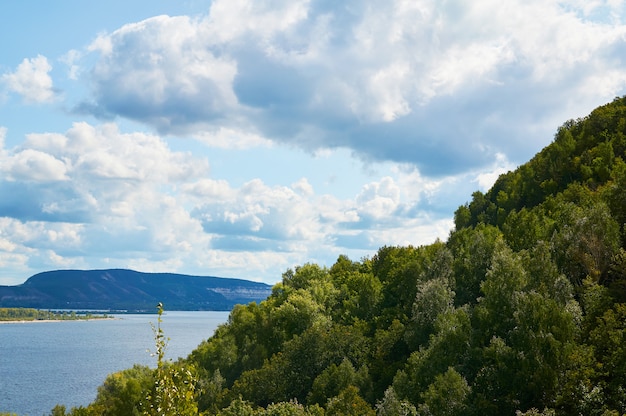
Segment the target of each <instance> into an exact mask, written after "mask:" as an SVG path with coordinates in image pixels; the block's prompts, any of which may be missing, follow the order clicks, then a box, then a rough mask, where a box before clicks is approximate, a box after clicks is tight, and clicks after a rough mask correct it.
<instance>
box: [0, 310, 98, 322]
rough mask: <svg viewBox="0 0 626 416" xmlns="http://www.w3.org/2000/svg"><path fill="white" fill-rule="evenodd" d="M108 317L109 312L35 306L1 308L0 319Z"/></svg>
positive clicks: (71, 319) (29, 319) (48, 319)
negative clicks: (101, 312) (47, 308)
mask: <svg viewBox="0 0 626 416" xmlns="http://www.w3.org/2000/svg"><path fill="white" fill-rule="evenodd" d="M107 318H108V315H107V314H102V315H93V314H91V313H90V312H76V311H69V312H67V311H63V312H56V311H50V310H43V309H33V308H0V321H40V320H47V321H76V320H81V319H107Z"/></svg>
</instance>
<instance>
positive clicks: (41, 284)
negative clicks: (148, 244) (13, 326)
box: [0, 269, 271, 311]
mask: <svg viewBox="0 0 626 416" xmlns="http://www.w3.org/2000/svg"><path fill="white" fill-rule="evenodd" d="M270 293H271V286H269V285H267V284H265V283H258V282H252V281H249V280H242V279H229V278H220V277H212V276H190V275H184V274H175V273H141V272H137V271H133V270H125V269H108V270H57V271H49V272H43V273H39V274H36V275H34V276H32V277H30V278H29V279H28V280H27V281H26V282H24V283H23V284H21V285H17V286H0V307H28V308H40V309H73V310H79V309H98V310H128V311H154V308H155V305H156V304H157V303H158V302H162V303H163V305H164V306H165V308H166V309H168V310H214V311H226V310H230V309H232V307H233V306H234V305H236V304H246V303H249V302H252V301H256V302H260V301H261V300H263V299H265V298H267V297H268V296H269V295H270Z"/></svg>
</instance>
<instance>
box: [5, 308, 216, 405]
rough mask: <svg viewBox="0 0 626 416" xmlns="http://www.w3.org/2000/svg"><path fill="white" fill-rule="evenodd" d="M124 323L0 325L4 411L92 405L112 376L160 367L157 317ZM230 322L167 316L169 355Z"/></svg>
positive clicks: (212, 316)
mask: <svg viewBox="0 0 626 416" xmlns="http://www.w3.org/2000/svg"><path fill="white" fill-rule="evenodd" d="M118 318H120V319H116V320H100V321H98V320H95V321H88V322H85V321H67V322H49V323H48V322H32V323H19V324H18V323H16V324H0V412H14V413H17V414H19V415H29V416H41V415H48V414H49V413H50V410H51V409H52V408H53V407H54V406H55V405H56V404H64V405H65V406H66V407H67V408H68V409H69V408H71V407H72V406H80V405H87V404H89V403H90V402H91V401H93V400H94V399H95V397H96V392H97V388H98V386H99V385H101V384H102V382H103V381H104V379H105V378H106V376H107V375H108V374H110V373H113V372H115V371H119V370H123V369H125V368H130V367H132V366H133V364H144V365H149V366H151V367H155V366H156V359H155V358H154V357H151V356H150V352H149V351H152V352H153V351H154V337H153V333H152V328H151V326H150V323H151V322H152V323H153V324H155V325H156V323H157V316H156V315H119V316H118ZM227 319H228V312H166V314H165V315H164V316H163V324H162V325H161V328H163V331H164V332H165V335H166V336H167V337H169V338H170V341H169V344H168V347H167V356H168V357H169V358H172V359H176V358H178V357H186V356H187V355H188V354H189V353H190V352H191V351H192V350H193V349H194V348H195V347H196V346H197V345H198V344H199V343H200V342H201V341H202V340H204V339H206V338H208V337H210V336H211V335H212V334H213V332H214V331H215V329H216V328H217V326H218V325H219V324H222V323H224V322H226V320H227ZM148 350H149V351H148Z"/></svg>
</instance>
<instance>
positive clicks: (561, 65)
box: [0, 0, 626, 285]
mask: <svg viewBox="0 0 626 416" xmlns="http://www.w3.org/2000/svg"><path fill="white" fill-rule="evenodd" d="M0 38H1V39H4V41H3V42H2V43H0V285H14V284H20V283H22V282H23V281H25V280H26V279H27V278H28V277H30V276H31V275H33V274H35V273H38V272H42V271H46V270H58V269H103V268H131V269H134V270H139V271H144V272H177V273H185V274H194V275H211V276H222V277H236V278H244V279H250V280H255V281H263V282H266V283H269V284H274V283H276V282H278V281H280V280H281V276H282V273H284V272H285V271H286V270H288V269H290V268H294V267H296V266H298V265H303V264H305V263H318V264H320V265H323V266H331V265H332V264H333V263H334V262H335V261H336V259H337V257H338V256H339V255H342V254H343V255H347V256H348V257H350V258H351V259H353V260H361V259H363V258H370V257H372V256H373V255H374V254H375V253H376V251H377V250H378V248H380V247H382V246H385V245H387V246H389V245H409V244H411V245H414V246H418V245H424V244H431V243H433V242H435V241H436V240H437V239H441V240H444V241H445V240H446V239H447V237H448V236H449V233H450V231H451V230H452V229H453V226H454V223H453V215H454V211H455V210H456V209H457V208H458V207H459V206H460V205H463V204H465V203H466V202H468V201H469V200H471V194H472V193H473V192H474V191H477V190H480V191H483V192H484V191H486V190H488V189H489V187H490V186H491V185H492V184H493V183H494V181H495V179H496V178H497V176H498V175H499V174H501V173H504V172H507V171H509V170H512V169H515V167H517V166H519V165H520V164H522V163H524V162H526V161H528V160H529V159H530V158H531V157H532V156H533V155H535V154H536V153H537V152H539V151H540V150H541V149H542V148H543V147H545V146H547V145H548V144H550V143H551V141H552V139H553V137H554V134H555V133H556V131H557V129H558V128H559V126H561V125H562V124H563V123H564V122H566V121H567V120H570V119H576V118H579V117H584V116H586V115H587V114H588V113H589V112H590V111H591V110H593V109H594V108H595V107H597V106H599V105H602V104H604V103H607V102H610V101H611V100H613V98H614V97H617V96H622V95H624V94H626V4H625V2H624V1H622V0H605V1H603V0H563V1H554V0H481V1H462V0H408V1H407V0H385V1H380V0H378V1H375V0H358V1H353V0H346V1H341V2H337V1H328V0H214V1H201V0H133V1H132V2H128V1H121V0H109V1H106V2H85V1H83V0H58V1H55V2H42V1H38V0H37V1H36V0H21V1H19V2H16V1H13V2H2V4H1V5H0Z"/></svg>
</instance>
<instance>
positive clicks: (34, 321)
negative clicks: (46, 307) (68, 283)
mask: <svg viewBox="0 0 626 416" xmlns="http://www.w3.org/2000/svg"><path fill="white" fill-rule="evenodd" d="M113 319H120V318H116V317H115V316H107V317H102V318H97V317H92V318H84V319H83V318H78V319H16V320H11V321H0V325H2V324H29V323H39V322H76V321H102V320H113Z"/></svg>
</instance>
